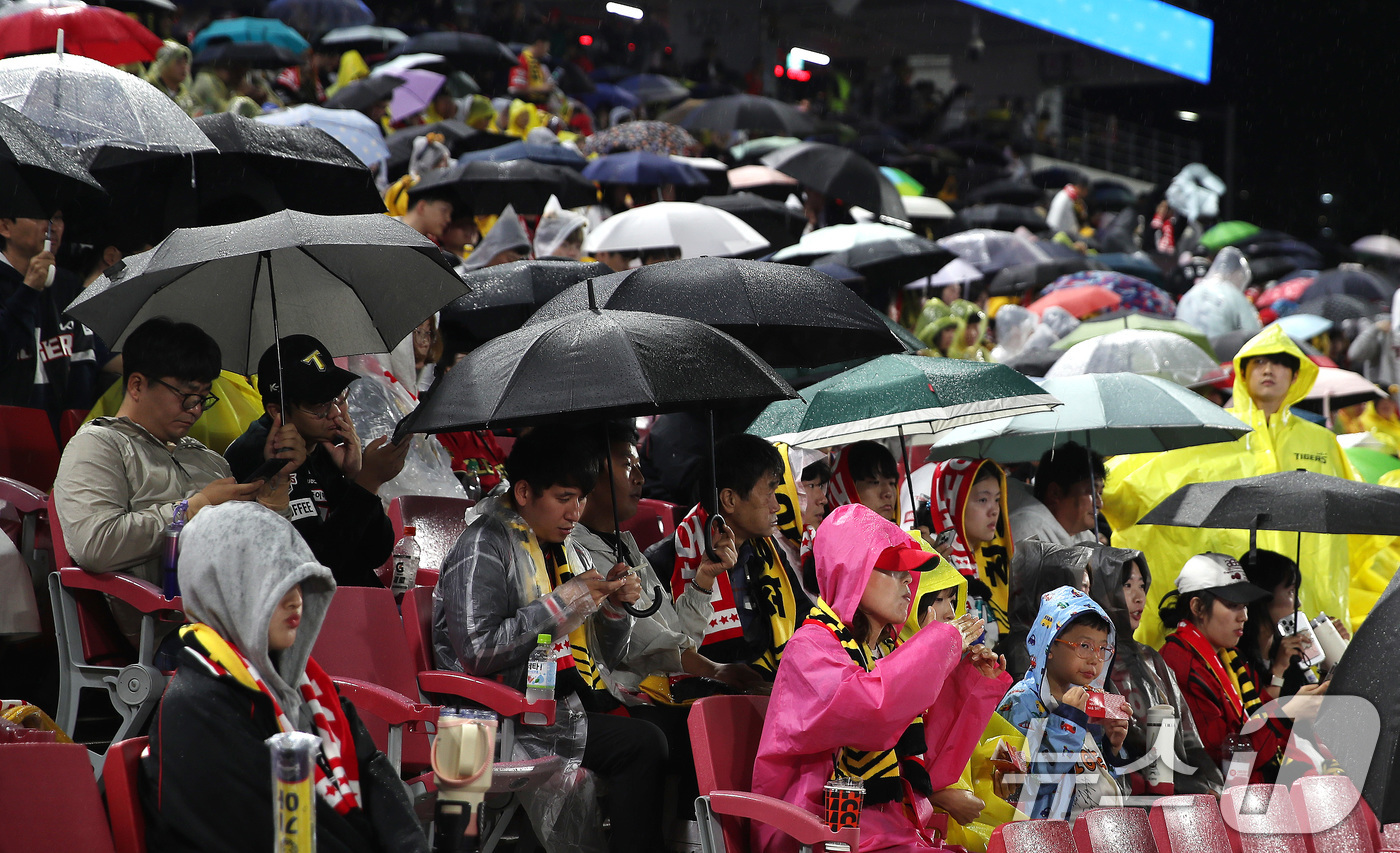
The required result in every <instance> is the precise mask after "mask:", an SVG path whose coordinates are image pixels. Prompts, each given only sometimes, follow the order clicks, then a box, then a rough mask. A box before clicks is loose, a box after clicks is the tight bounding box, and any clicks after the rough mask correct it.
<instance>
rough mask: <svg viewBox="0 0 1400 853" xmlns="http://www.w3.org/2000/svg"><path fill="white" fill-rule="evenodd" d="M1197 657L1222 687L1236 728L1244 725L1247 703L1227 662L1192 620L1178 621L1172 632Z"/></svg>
mask: <svg viewBox="0 0 1400 853" xmlns="http://www.w3.org/2000/svg"><path fill="white" fill-rule="evenodd" d="M1172 636H1173V637H1175V638H1176V639H1177V640H1178V641H1180V642H1181V643H1182V644H1183V645H1185V646H1186V648H1188V649H1190V650H1191V653H1192V654H1194V655H1195V656H1196V658H1197V659H1198V660H1199V661H1201V663H1204V664H1205V665H1206V669H1209V670H1210V674H1211V675H1212V676H1214V678H1215V683H1216V685H1217V686H1218V687H1219V688H1220V695H1221V696H1222V697H1224V699H1225V702H1226V704H1227V707H1228V709H1229V710H1230V711H1232V712H1233V715H1232V717H1231V720H1230V723H1231V725H1232V726H1234V727H1235V728H1238V727H1240V726H1242V725H1244V721H1245V705H1244V699H1243V698H1242V697H1241V696H1240V691H1239V689H1238V688H1237V687H1236V686H1235V679H1233V678H1231V677H1230V673H1229V671H1228V670H1227V669H1226V668H1225V662H1224V661H1222V660H1221V659H1220V655H1218V654H1216V651H1215V647H1214V646H1213V645H1211V642H1210V640H1208V639H1206V635H1205V634H1202V633H1201V630H1200V629H1199V628H1197V627H1196V626H1195V624H1194V623H1191V622H1186V621H1182V622H1178V623H1177V625H1176V632H1175V633H1174V634H1172Z"/></svg>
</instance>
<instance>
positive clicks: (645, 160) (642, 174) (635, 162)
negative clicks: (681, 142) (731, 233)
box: [583, 151, 710, 187]
mask: <svg viewBox="0 0 1400 853" xmlns="http://www.w3.org/2000/svg"><path fill="white" fill-rule="evenodd" d="M583 176H584V177H585V178H588V179H589V180H590V181H597V182H598V183H600V184H637V185H641V186H660V185H661V184H678V185H681V186H689V187H698V186H703V185H705V184H708V183H709V182H710V180H709V178H706V177H705V175H704V174H703V173H702V172H701V171H700V170H699V169H697V168H695V167H694V166H691V165H689V164H688V163H681V162H678V161H676V160H672V159H671V158H670V157H663V156H661V155H660V154H653V153H651V152H650V151H625V152H623V153H621V154H609V155H608V156H606V157H599V158H598V159H597V160H594V161H593V162H592V163H589V164H588V165H587V166H585V167H584V169H583Z"/></svg>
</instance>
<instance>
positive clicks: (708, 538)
mask: <svg viewBox="0 0 1400 853" xmlns="http://www.w3.org/2000/svg"><path fill="white" fill-rule="evenodd" d="M722 530H724V516H722V515H720V514H719V513H715V514H714V515H712V516H710V519H709V521H706V522H705V559H707V560H709V561H710V562H711V563H718V562H719V554H718V553H716V551H715V537H716V536H718V535H719V533H720V531H722Z"/></svg>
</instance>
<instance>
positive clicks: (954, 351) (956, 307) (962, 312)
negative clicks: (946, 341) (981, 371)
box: [948, 299, 989, 361]
mask: <svg viewBox="0 0 1400 853" xmlns="http://www.w3.org/2000/svg"><path fill="white" fill-rule="evenodd" d="M948 307H949V310H950V311H952V312H953V316H954V317H956V318H958V333H957V335H955V336H954V337H953V346H952V348H951V349H949V351H948V355H950V356H952V357H953V358H962V359H967V360H968V361H988V360H989V359H988V357H987V356H988V354H989V351H988V349H987V347H986V345H985V341H986V340H987V315H986V313H985V312H984V311H983V310H982V309H981V308H978V307H977V303H976V302H969V301H968V300H966V299H955V300H953V304H952V305H950V306H948ZM970 321H975V322H976V323H977V339H976V340H974V341H973V342H972V343H970V344H969V343H964V342H963V334H964V333H965V332H966V331H967V327H968V323H969V322H970Z"/></svg>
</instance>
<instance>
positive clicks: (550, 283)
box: [439, 261, 612, 342]
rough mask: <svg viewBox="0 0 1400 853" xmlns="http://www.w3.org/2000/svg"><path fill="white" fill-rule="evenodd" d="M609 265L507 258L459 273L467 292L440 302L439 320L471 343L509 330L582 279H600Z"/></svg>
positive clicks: (610, 269) (609, 272) (523, 322)
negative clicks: (448, 301)
mask: <svg viewBox="0 0 1400 853" xmlns="http://www.w3.org/2000/svg"><path fill="white" fill-rule="evenodd" d="M611 273H612V268H611V267H609V266H607V265H606V264H600V263H580V262H576V261H512V262H510V263H508V264H497V265H496V266H494V267H484V268H482V269H479V270H472V271H471V272H468V273H464V274H463V275H462V282H463V284H465V285H466V286H467V289H468V292H467V295H466V296H459V297H458V298H456V299H454V300H453V301H452V302H451V303H449V304H447V305H445V306H443V308H442V311H441V312H440V314H439V320H440V324H441V326H442V328H443V329H444V333H447V331H448V330H449V328H450V330H451V332H452V333H455V334H460V335H462V336H463V337H464V338H466V339H467V342H470V341H487V340H490V339H491V338H496V337H500V336H501V335H504V334H506V333H507V332H513V331H515V330H516V329H518V328H520V327H521V326H523V325H525V321H526V320H528V319H530V316H531V315H532V314H534V313H535V312H536V311H537V310H539V308H540V306H541V305H544V304H545V303H546V302H548V301H549V300H550V299H553V298H554V297H555V296H558V295H559V294H560V293H562V292H563V291H564V290H565V289H566V288H568V287H569V286H570V285H572V284H577V283H578V282H580V281H584V280H585V279H589V278H593V279H602V278H603V277H605V276H607V275H609V274H611Z"/></svg>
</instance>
